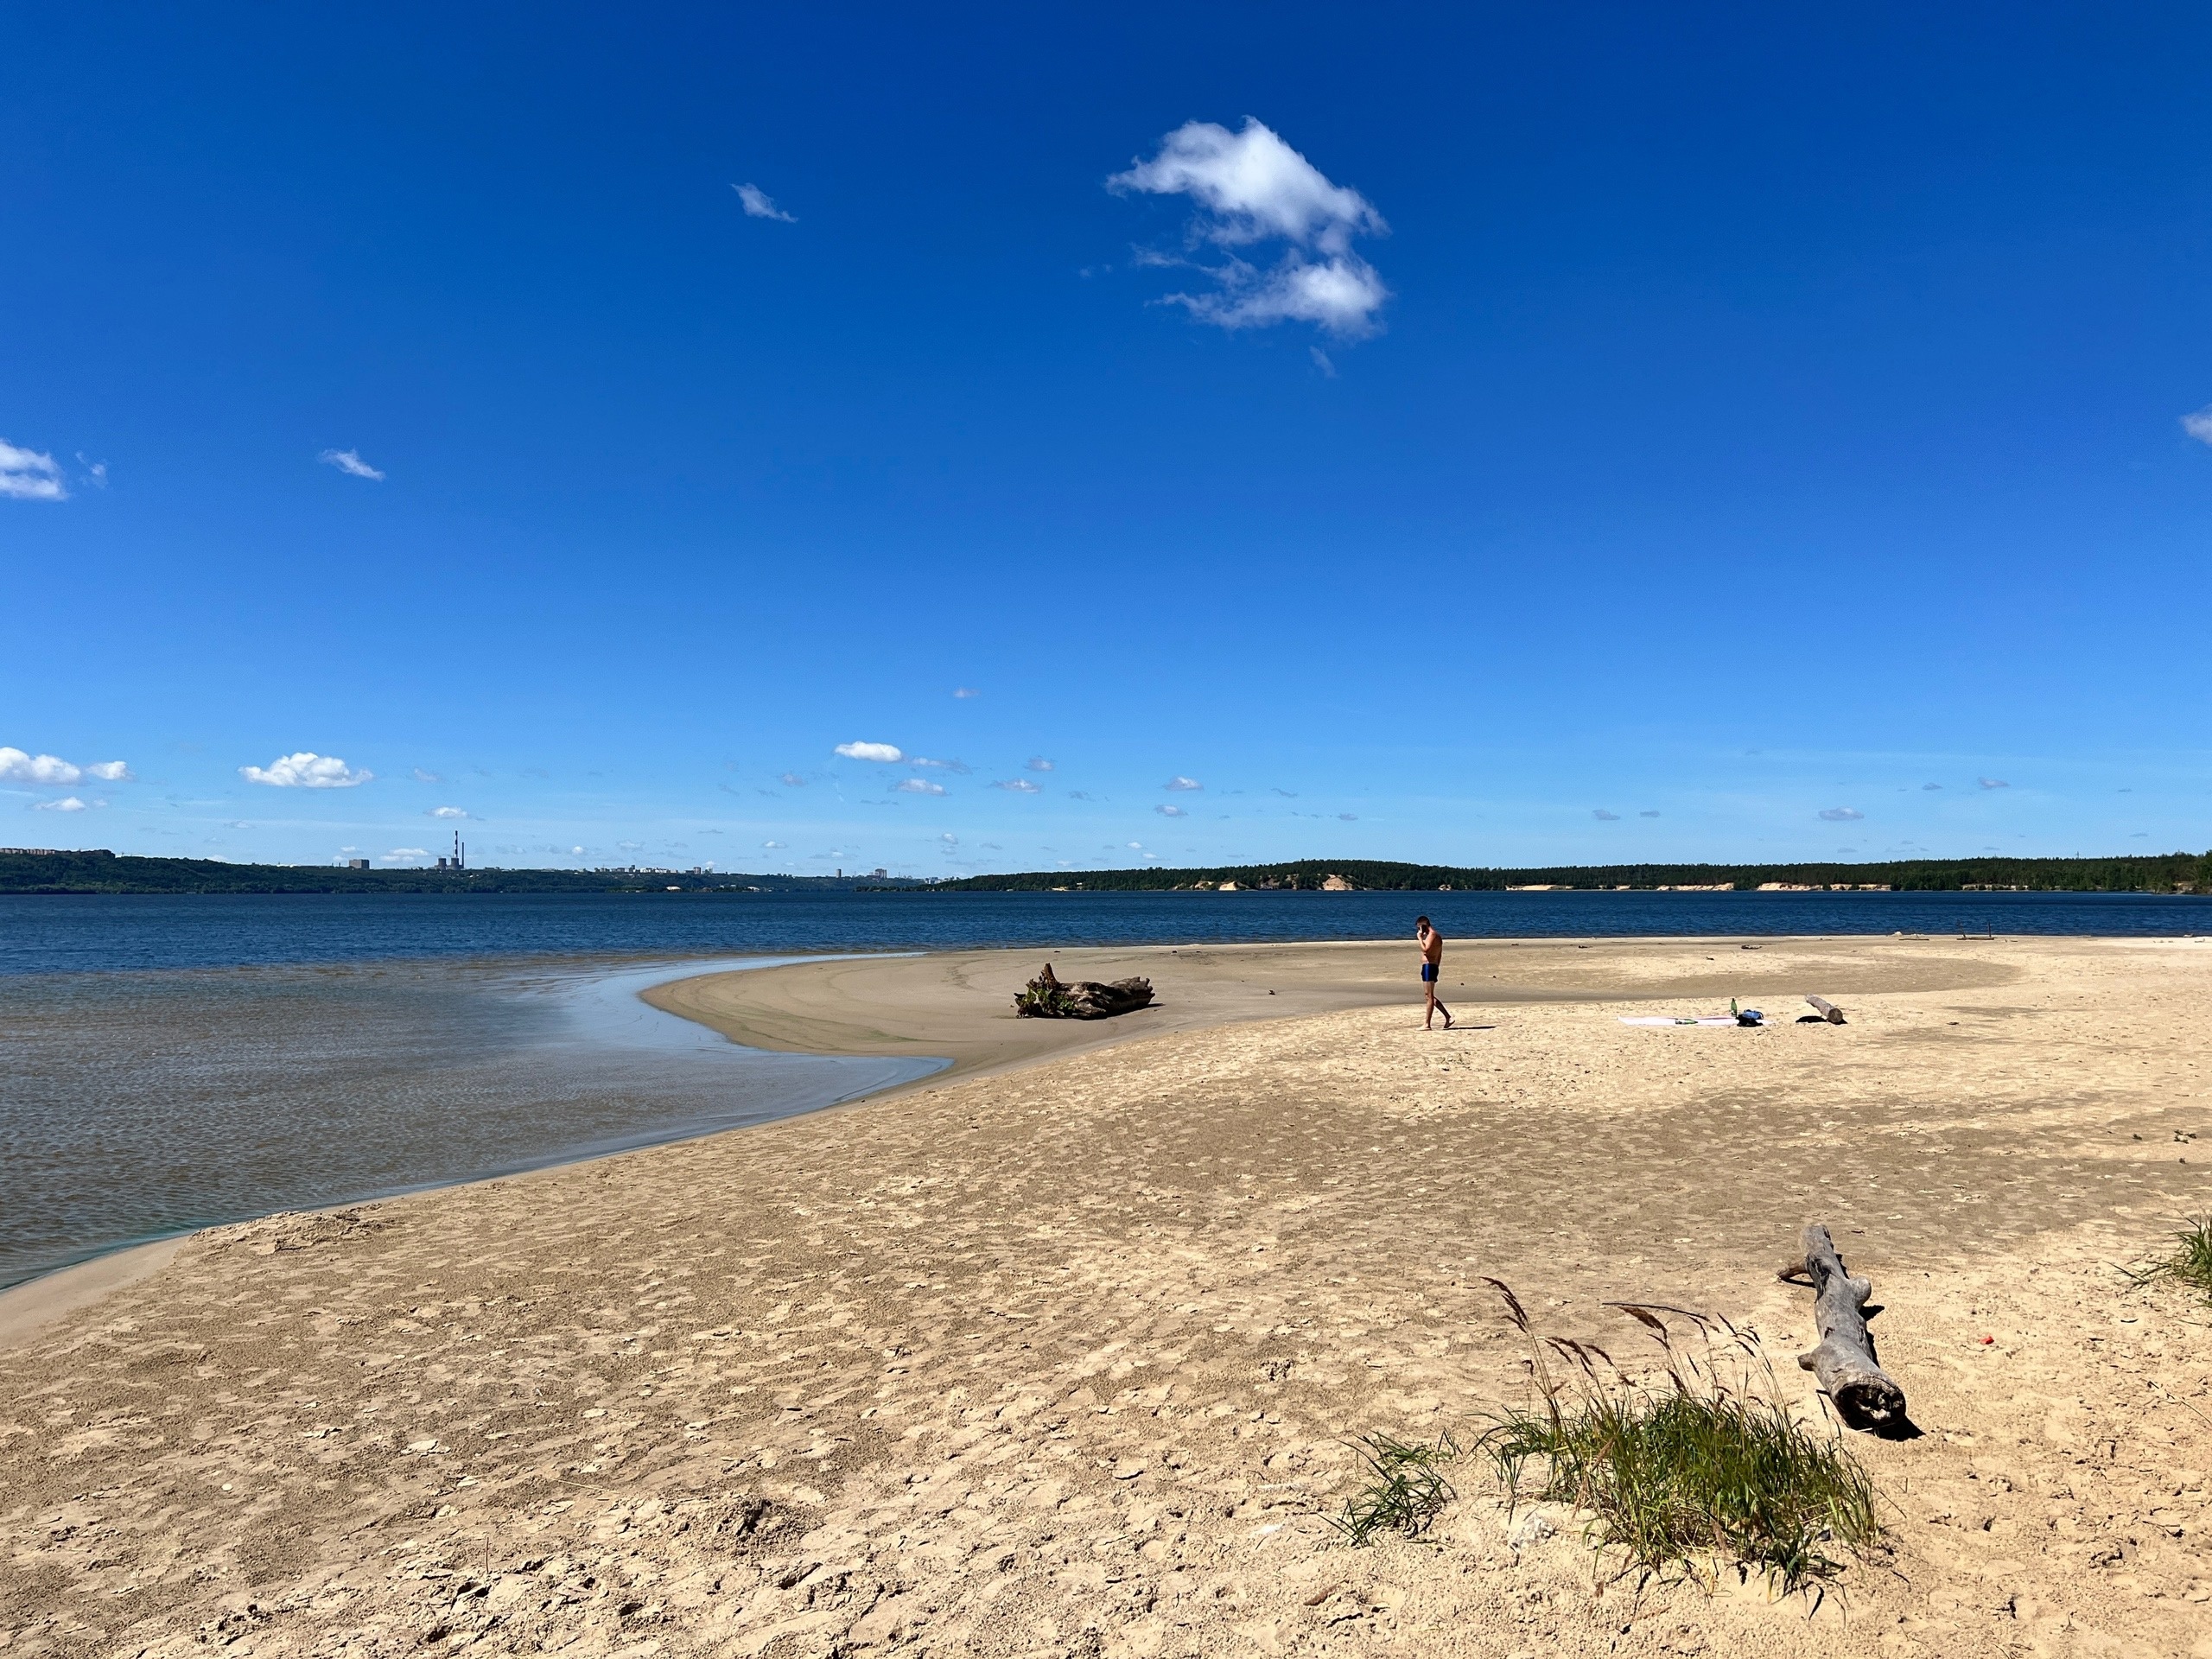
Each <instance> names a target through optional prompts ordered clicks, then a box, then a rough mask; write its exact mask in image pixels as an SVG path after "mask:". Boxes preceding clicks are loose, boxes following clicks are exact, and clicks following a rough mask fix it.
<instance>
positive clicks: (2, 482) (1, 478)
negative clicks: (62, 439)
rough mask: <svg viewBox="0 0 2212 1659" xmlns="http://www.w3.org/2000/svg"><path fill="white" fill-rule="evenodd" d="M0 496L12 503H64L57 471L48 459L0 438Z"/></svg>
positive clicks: (59, 471) (62, 489) (65, 497)
mask: <svg viewBox="0 0 2212 1659" xmlns="http://www.w3.org/2000/svg"><path fill="white" fill-rule="evenodd" d="M0 495H4V496H6V497H8V498H9V499H10V500H14V501H67V499H69V492H68V491H67V490H66V489H64V488H62V486H61V468H60V467H59V466H57V465H55V464H54V457H53V456H52V455H48V454H41V453H40V452H39V451H38V450H36V449H23V448H18V447H17V446H16V445H15V444H12V443H10V442H8V441H7V439H5V438H0Z"/></svg>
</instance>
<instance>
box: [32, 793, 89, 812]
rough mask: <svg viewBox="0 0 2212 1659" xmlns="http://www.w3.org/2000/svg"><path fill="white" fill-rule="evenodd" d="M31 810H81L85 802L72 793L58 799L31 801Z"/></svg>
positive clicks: (83, 808)
mask: <svg viewBox="0 0 2212 1659" xmlns="http://www.w3.org/2000/svg"><path fill="white" fill-rule="evenodd" d="M31 810H33V811H35V812H82V811H83V810H85V804H84V802H82V801H80V800H79V799H78V798H76V797H75V796H74V795H64V796H63V797H62V798H60V800H58V801H33V802H32V803H31Z"/></svg>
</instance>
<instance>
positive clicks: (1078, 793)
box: [1068, 789, 1090, 801]
mask: <svg viewBox="0 0 2212 1659" xmlns="http://www.w3.org/2000/svg"><path fill="white" fill-rule="evenodd" d="M1068 799H1070V800H1071V801H1087V800H1089V799H1090V791H1089V790H1087V789H1071V790H1070V791H1068Z"/></svg>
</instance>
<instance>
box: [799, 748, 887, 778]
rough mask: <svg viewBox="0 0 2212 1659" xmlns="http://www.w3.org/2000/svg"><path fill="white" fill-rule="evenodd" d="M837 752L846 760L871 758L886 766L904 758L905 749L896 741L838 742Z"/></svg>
mask: <svg viewBox="0 0 2212 1659" xmlns="http://www.w3.org/2000/svg"><path fill="white" fill-rule="evenodd" d="M837 753H839V754H842V755H843V756H844V757H845V759H846V760H873V761H875V762H876V763H877V764H879V765H880V766H896V765H898V764H899V762H900V761H901V760H905V759H906V750H904V749H902V748H900V747H899V746H898V745H897V744H896V743H840V744H839V745H838V746H837ZM786 775H788V774H786Z"/></svg>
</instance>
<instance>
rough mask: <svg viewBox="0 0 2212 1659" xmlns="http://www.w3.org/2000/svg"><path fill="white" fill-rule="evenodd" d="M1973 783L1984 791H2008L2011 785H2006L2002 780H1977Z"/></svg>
mask: <svg viewBox="0 0 2212 1659" xmlns="http://www.w3.org/2000/svg"><path fill="white" fill-rule="evenodd" d="M1974 781H1975V782H1976V783H1978V784H1980V785H1981V786H1982V787H1983V788H1984V789H2010V788H2012V785H2010V784H2008V783H2006V782H2005V780H2004V779H2002V778H1977V779H1974Z"/></svg>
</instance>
